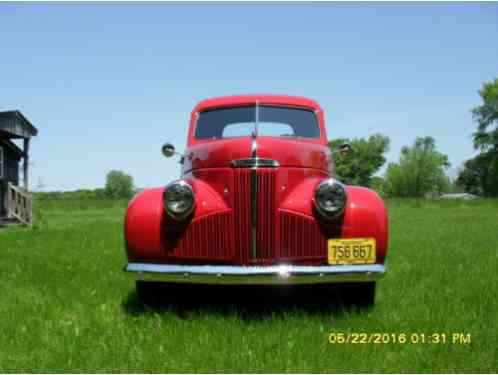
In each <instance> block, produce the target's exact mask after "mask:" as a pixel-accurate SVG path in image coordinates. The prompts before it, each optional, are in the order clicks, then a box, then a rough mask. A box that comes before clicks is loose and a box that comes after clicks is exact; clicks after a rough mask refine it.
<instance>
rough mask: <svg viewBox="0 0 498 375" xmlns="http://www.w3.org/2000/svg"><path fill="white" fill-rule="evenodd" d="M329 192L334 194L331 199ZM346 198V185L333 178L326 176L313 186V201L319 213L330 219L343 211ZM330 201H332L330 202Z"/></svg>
mask: <svg viewBox="0 0 498 375" xmlns="http://www.w3.org/2000/svg"><path fill="white" fill-rule="evenodd" d="M331 194H332V195H334V196H335V197H334V199H331V196H330V195H331ZM326 195H328V197H327V196H326ZM347 198H348V195H347V192H346V186H345V185H344V184H343V183H341V182H340V181H338V180H336V179H335V178H328V179H326V180H323V181H322V182H320V183H319V184H318V185H317V187H316V188H315V195H314V198H313V202H314V204H315V208H316V210H317V211H318V212H319V213H320V215H321V216H323V217H324V218H325V219H329V220H331V219H335V218H336V217H338V216H339V215H341V214H342V213H343V212H344V209H345V207H346V203H347ZM327 201H328V202H327ZM330 201H332V202H334V203H333V204H331V203H330Z"/></svg>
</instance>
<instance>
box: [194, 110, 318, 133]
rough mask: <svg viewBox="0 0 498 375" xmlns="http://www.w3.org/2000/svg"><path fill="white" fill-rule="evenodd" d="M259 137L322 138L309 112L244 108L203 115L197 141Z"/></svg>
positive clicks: (198, 122)
mask: <svg viewBox="0 0 498 375" xmlns="http://www.w3.org/2000/svg"><path fill="white" fill-rule="evenodd" d="M253 133H256V134H257V135H258V136H270V137H301V138H318V137H320V128H319V126H318V122H317V120H316V116H315V113H314V112H313V111H312V110H309V109H301V108H290V107H277V106H244V107H230V108H219V109H213V110H208V111H204V112H201V113H200V114H199V119H198V120H197V125H196V128H195V138H196V139H220V138H231V137H246V136H251V135H252V134H253Z"/></svg>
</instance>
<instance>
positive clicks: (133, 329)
mask: <svg viewBox="0 0 498 375" xmlns="http://www.w3.org/2000/svg"><path fill="white" fill-rule="evenodd" d="M124 210H125V203H124V202H105V201H103V202H84V201H81V202H75V203H73V204H69V203H68V202H65V203H63V204H57V203H56V202H50V204H48V203H47V204H46V205H45V207H39V208H38V210H37V211H38V213H39V215H41V216H40V217H41V220H40V222H39V224H38V225H37V227H35V228H34V229H33V230H27V229H21V228H19V229H18V228H12V229H10V228H9V229H8V230H4V231H2V232H0V260H1V263H0V372H168V371H176V372H194V371H203V372H215V371H220V372H227V371H232V372H242V371H245V372H256V371H264V372H277V371H278V372H291V371H292V372H496V371H498V342H497V332H498V292H497V287H498V201H497V200H483V201H474V202H436V201H417V200H413V201H411V200H405V201H402V200H399V201H390V202H389V213H390V226H391V240H390V254H389V256H388V262H387V263H388V274H387V276H386V277H385V279H384V280H382V281H381V282H380V283H379V287H378V295H377V305H376V306H375V308H373V309H371V310H368V311H358V310H355V309H343V308H341V306H340V305H336V304H334V303H332V304H330V303H327V304H325V303H324V304H323V306H322V308H321V309H320V308H312V307H311V306H310V305H309V304H308V303H309V301H308V300H307V299H300V298H299V299H297V296H295V295H292V294H290V295H288V296H287V297H286V298H288V299H290V300H293V301H294V300H295V299H297V301H294V303H291V304H281V303H280V302H279V301H278V300H275V303H273V304H271V303H266V304H263V303H261V305H258V302H259V301H261V300H263V299H265V295H264V293H265V291H264V290H263V291H262V290H256V291H251V290H249V291H248V290H243V291H241V292H240V293H238V297H239V299H240V297H241V294H243V293H250V295H247V297H248V299H249V300H250V301H252V302H251V304H250V306H248V305H247V304H242V305H237V304H235V305H231V304H230V300H231V299H232V294H231V293H228V292H227V293H226V295H225V296H224V297H223V298H226V299H227V300H229V301H228V302H227V303H226V304H222V306H219V305H216V304H197V305H196V304H193V305H192V306H190V305H188V306H183V305H181V304H177V305H165V306H164V308H162V309H155V310H154V309H144V308H142V307H141V306H140V305H139V304H138V303H137V299H136V295H135V291H134V284H133V282H132V281H131V280H130V279H128V278H127V277H126V275H124V274H123V272H122V267H123V265H124V264H125V262H126V259H125V256H124V252H123V248H122V247H123V230H122V219H123V214H124ZM256 293H258V294H256ZM190 297H191V298H196V296H195V295H192V296H190ZM308 297H309V296H308ZM187 298H189V296H187ZM266 298H267V299H268V296H266ZM270 299H271V298H270ZM324 302H325V301H324ZM329 302H330V301H329ZM332 302H333V300H332ZM315 303H316V301H315ZM331 332H344V333H355V332H357V333H361V332H368V333H370V332H380V333H393V334H400V333H409V334H410V333H418V334H421V333H424V334H425V335H426V336H427V335H429V334H431V333H435V332H439V333H446V334H447V335H448V342H447V343H446V344H409V343H405V344H393V343H389V344H335V345H333V344H330V343H328V335H329V334H330V333H331ZM452 333H465V334H470V335H471V340H472V341H471V343H470V344H466V345H460V344H453V343H452V336H451V334H452Z"/></svg>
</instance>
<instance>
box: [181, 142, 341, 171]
mask: <svg viewBox="0 0 498 375" xmlns="http://www.w3.org/2000/svg"><path fill="white" fill-rule="evenodd" d="M255 141H256V146H257V147H256V156H257V157H258V158H263V159H272V160H275V161H277V162H278V164H279V166H281V167H296V168H313V169H320V170H324V171H327V170H328V166H329V165H330V162H331V152H330V149H329V147H328V146H326V145H322V144H320V143H317V142H316V141H315V140H306V139H293V138H279V137H257V138H256V139H255ZM252 157H253V139H252V138H251V137H240V138H232V139H220V140H212V141H209V142H206V143H201V144H197V145H195V146H192V147H190V148H189V149H188V150H187V152H186V155H185V161H184V165H183V172H184V173H185V172H188V171H191V170H195V169H204V168H226V167H230V166H231V163H232V161H233V160H238V159H249V158H252Z"/></svg>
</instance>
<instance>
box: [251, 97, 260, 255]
mask: <svg viewBox="0 0 498 375" xmlns="http://www.w3.org/2000/svg"><path fill="white" fill-rule="evenodd" d="M255 109H256V116H255V121H254V133H253V137H252V144H251V156H252V159H253V160H255V163H253V165H252V166H251V169H252V170H251V242H252V246H251V250H252V251H251V259H252V261H253V262H254V261H256V259H257V257H258V243H257V242H258V171H257V168H258V162H257V160H258V131H259V129H258V123H259V102H256V108H255Z"/></svg>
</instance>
